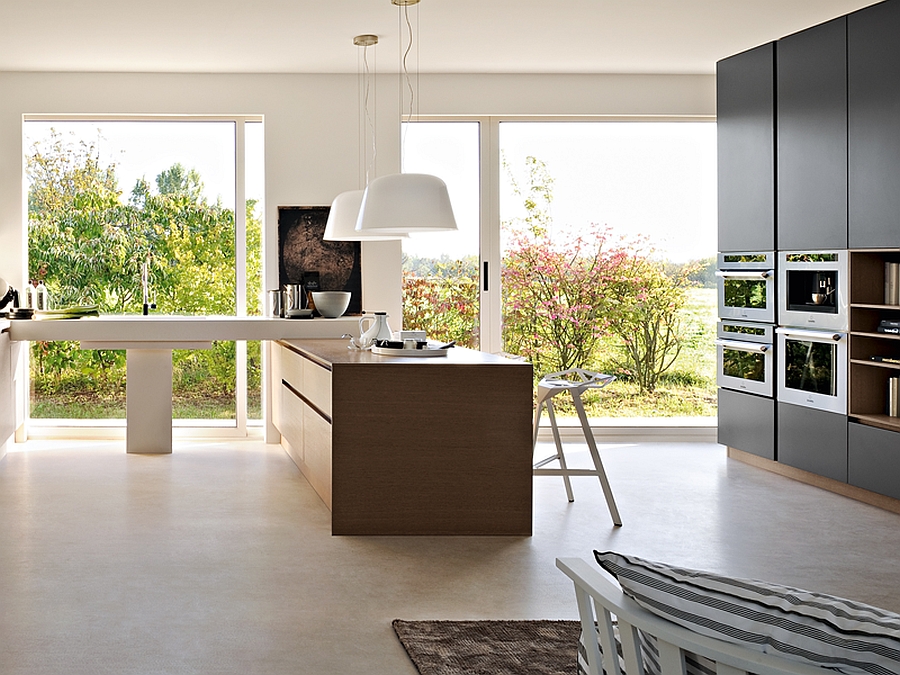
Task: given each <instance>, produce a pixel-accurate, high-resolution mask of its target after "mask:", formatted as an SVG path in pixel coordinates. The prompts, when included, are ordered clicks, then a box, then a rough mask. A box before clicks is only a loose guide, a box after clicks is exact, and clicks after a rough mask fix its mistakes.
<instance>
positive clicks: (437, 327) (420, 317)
mask: <svg viewBox="0 0 900 675" xmlns="http://www.w3.org/2000/svg"><path fill="white" fill-rule="evenodd" d="M418 260H422V259H421V258H420V259H418ZM418 269H419V270H427V276H423V275H420V273H419V272H417V271H413V270H410V269H408V268H407V267H406V265H404V270H403V325H404V327H406V328H408V329H411V330H424V331H425V332H426V333H427V334H428V337H429V338H430V339H432V340H439V341H442V342H450V341H451V340H455V341H456V343H457V344H459V345H460V346H463V347H472V348H476V349H477V347H478V279H479V277H478V260H477V259H476V258H475V257H474V256H470V257H467V258H465V259H463V260H452V261H451V260H449V259H448V260H438V261H433V263H432V264H431V265H429V266H428V268H425V267H418Z"/></svg>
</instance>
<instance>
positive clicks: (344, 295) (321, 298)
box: [312, 291, 350, 319]
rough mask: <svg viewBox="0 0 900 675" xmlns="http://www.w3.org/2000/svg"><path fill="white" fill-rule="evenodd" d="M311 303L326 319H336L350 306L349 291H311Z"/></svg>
mask: <svg viewBox="0 0 900 675" xmlns="http://www.w3.org/2000/svg"><path fill="white" fill-rule="evenodd" d="M312 299H313V303H314V304H315V305H316V309H317V310H318V311H319V314H321V315H322V316H324V317H325V318H326V319H336V318H338V317H339V316H341V315H342V314H343V313H344V312H346V311H347V307H349V306H350V291H313V292H312Z"/></svg>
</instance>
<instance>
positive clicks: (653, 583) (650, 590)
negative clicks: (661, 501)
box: [594, 551, 900, 675]
mask: <svg viewBox="0 0 900 675" xmlns="http://www.w3.org/2000/svg"><path fill="white" fill-rule="evenodd" d="M594 555H595V557H596V558H597V562H598V563H600V566H601V567H603V569H605V570H606V571H607V572H609V573H610V574H612V575H613V576H615V577H616V578H617V579H618V580H619V585H621V586H622V589H623V590H624V591H625V593H626V594H628V595H629V596H630V597H632V598H633V599H634V600H635V601H636V602H637V603H638V604H640V605H641V606H642V607H644V608H646V609H648V610H650V611H651V612H653V613H654V614H657V615H658V616H661V617H663V618H665V619H669V620H670V621H674V622H675V623H677V624H679V625H681V626H684V627H685V628H688V629H690V630H693V631H695V632H697V633H700V634H702V635H708V636H710V637H714V638H718V639H720V640H725V641H727V642H731V643H734V644H739V645H743V646H745V647H748V648H750V649H755V650H757V651H761V652H766V653H771V654H777V655H779V656H782V657H784V658H788V659H793V660H796V661H801V662H803V663H809V664H812V665H816V666H826V667H829V668H833V669H835V670H837V671H840V672H842V673H848V675H863V674H866V673H870V674H871V675H900V615H898V614H894V613H892V612H887V611H885V610H882V609H878V608H877V607H871V606H869V605H864V604H861V603H858V602H853V601H850V600H844V599H843V598H837V597H834V596H831V595H824V594H821V593H812V592H810V591H804V590H800V589H796V588H788V587H786V586H779V585H776V584H770V583H766V582H761V581H750V580H745V579H733V578H730V577H724V576H720V575H717V574H712V573H709V572H701V571H698V570H691V569H684V568H678V567H671V566H669V565H665V564H663V563H658V562H651V561H648V560H642V559H641V558H636V557H633V556H625V555H622V554H620V553H615V552H613V551H606V552H601V551H594Z"/></svg>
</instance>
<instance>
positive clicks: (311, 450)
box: [303, 405, 332, 509]
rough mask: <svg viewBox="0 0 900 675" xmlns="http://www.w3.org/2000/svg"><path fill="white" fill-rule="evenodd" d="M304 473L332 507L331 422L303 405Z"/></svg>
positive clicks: (323, 499)
mask: <svg viewBox="0 0 900 675" xmlns="http://www.w3.org/2000/svg"><path fill="white" fill-rule="evenodd" d="M303 474H304V475H305V476H306V479H307V480H308V481H309V484H310V485H312V487H313V489H314V490H315V491H316V492H317V493H318V495H319V496H320V497H321V498H322V501H323V502H325V505H326V506H327V507H328V508H329V509H331V508H332V504H331V424H329V423H328V422H327V421H326V420H325V419H324V418H323V417H322V416H321V415H319V414H318V413H317V412H316V411H315V410H313V409H312V408H310V407H309V406H308V405H304V406H303Z"/></svg>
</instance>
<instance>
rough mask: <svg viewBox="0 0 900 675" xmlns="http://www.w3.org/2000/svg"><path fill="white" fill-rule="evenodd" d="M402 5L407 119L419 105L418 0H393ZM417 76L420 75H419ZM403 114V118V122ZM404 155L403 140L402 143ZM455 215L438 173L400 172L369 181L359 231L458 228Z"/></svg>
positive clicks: (442, 230) (402, 85) (401, 107)
mask: <svg viewBox="0 0 900 675" xmlns="http://www.w3.org/2000/svg"><path fill="white" fill-rule="evenodd" d="M391 4H392V5H396V6H398V7H399V8H400V10H399V12H400V21H401V22H404V23H405V24H406V32H407V40H406V45H405V46H404V45H403V43H402V41H401V44H400V71H401V78H403V79H404V80H405V84H401V86H400V110H401V116H402V111H403V110H404V109H405V108H406V107H405V106H404V104H403V91H404V89H405V90H407V91H409V94H410V96H409V108H408V114H407V116H406V121H407V122H410V121H412V117H413V110H414V108H415V105H417V103H418V102H417V100H416V95H415V94H416V92H415V89H414V88H413V86H412V83H411V80H410V77H409V68H408V66H407V57H408V56H409V53H410V51H411V50H412V46H413V30H412V23H410V20H409V13H408V12H409V10H408V7H409V6H411V5H417V4H419V0H391ZM416 79H418V78H416ZM402 121H403V120H402V117H401V122H402ZM400 151H401V153H400V154H401V157H402V155H403V142H402V140H401V143H400ZM456 229H457V227H456V218H454V216H453V208H452V207H451V205H450V194H449V193H448V192H447V184H446V183H444V181H442V180H441V179H440V178H438V177H437V176H431V175H428V174H421V173H398V174H392V175H389V176H382V177H380V178H376V179H375V180H373V181H372V182H371V183H369V184H368V186H367V187H366V190H365V194H364V195H363V200H362V207H361V208H360V211H359V218H358V219H357V222H356V230H357V232H359V233H360V234H370V235H371V234H393V235H401V234H404V235H406V234H415V233H426V232H445V231H451V230H456Z"/></svg>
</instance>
